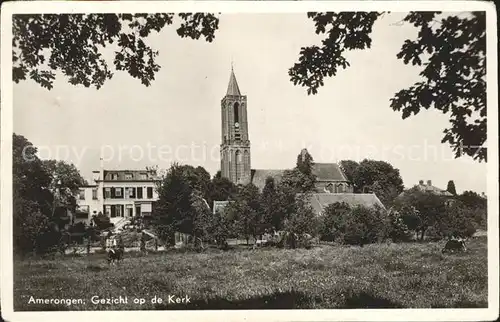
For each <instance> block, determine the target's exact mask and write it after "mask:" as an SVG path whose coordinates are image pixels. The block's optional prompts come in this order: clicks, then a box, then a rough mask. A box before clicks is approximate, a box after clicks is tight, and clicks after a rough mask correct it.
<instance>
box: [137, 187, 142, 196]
mask: <svg viewBox="0 0 500 322" xmlns="http://www.w3.org/2000/svg"><path fill="white" fill-rule="evenodd" d="M137 199H142V187H138V188H137Z"/></svg>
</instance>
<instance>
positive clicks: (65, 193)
mask: <svg viewBox="0 0 500 322" xmlns="http://www.w3.org/2000/svg"><path fill="white" fill-rule="evenodd" d="M42 163H43V166H44V168H45V171H46V172H47V173H48V174H49V175H50V176H51V182H50V189H51V190H52V191H55V190H56V189H57V190H58V201H59V203H60V204H63V205H65V206H67V207H68V208H69V209H70V210H72V211H74V210H75V208H76V198H75V196H76V195H77V193H78V191H79V188H80V187H82V186H83V185H86V184H87V182H86V180H85V179H84V178H83V177H82V175H81V174H80V171H79V170H78V169H77V168H76V167H75V165H74V164H73V163H67V162H65V161H57V160H43V161H42Z"/></svg>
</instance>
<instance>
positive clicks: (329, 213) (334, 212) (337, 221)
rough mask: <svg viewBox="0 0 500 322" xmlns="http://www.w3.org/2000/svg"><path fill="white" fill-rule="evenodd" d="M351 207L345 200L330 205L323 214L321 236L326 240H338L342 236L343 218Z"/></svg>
mask: <svg viewBox="0 0 500 322" xmlns="http://www.w3.org/2000/svg"><path fill="white" fill-rule="evenodd" d="M350 210H351V207H350V206H349V204H347V203H345V202H335V203H332V204H330V205H328V206H327V207H326V208H325V210H324V212H323V214H322V215H321V227H320V238H321V240H325V241H336V240H337V239H338V238H340V229H341V223H342V219H343V218H344V216H345V213H346V212H348V211H350Z"/></svg>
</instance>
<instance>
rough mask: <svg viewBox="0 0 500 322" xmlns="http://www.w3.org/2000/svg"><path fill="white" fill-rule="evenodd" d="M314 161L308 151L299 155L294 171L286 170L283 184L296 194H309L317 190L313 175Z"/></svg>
mask: <svg viewBox="0 0 500 322" xmlns="http://www.w3.org/2000/svg"><path fill="white" fill-rule="evenodd" d="M313 166H314V159H313V157H312V155H311V154H310V153H309V152H308V151H307V149H302V150H301V151H300V153H299V155H297V163H296V165H295V167H294V168H293V169H292V170H285V171H284V173H283V177H282V178H281V184H282V185H284V186H286V187H288V188H290V189H293V190H294V191H295V192H296V193H308V192H313V191H314V190H315V183H316V176H315V175H314V173H313Z"/></svg>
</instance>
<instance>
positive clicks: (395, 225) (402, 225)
mask: <svg viewBox="0 0 500 322" xmlns="http://www.w3.org/2000/svg"><path fill="white" fill-rule="evenodd" d="M389 221H390V226H389V231H388V237H389V238H390V239H391V240H392V241H393V242H406V241H410V240H411V238H412V232H411V230H410V229H409V228H408V225H407V223H406V222H405V216H404V215H403V214H402V213H400V212H399V211H396V210H394V211H390V212H389Z"/></svg>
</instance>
